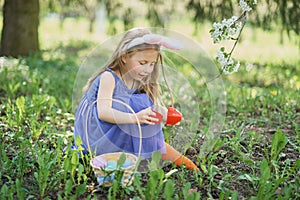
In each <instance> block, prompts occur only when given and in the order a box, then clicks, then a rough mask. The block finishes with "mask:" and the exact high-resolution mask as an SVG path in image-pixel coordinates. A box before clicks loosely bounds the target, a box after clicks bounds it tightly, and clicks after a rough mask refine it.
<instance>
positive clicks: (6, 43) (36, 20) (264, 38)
mask: <svg viewBox="0 0 300 200" xmlns="http://www.w3.org/2000/svg"><path fill="white" fill-rule="evenodd" d="M0 3H1V13H2V18H3V20H1V21H2V22H0V26H1V27H2V35H1V54H2V55H8V56H14V57H17V56H20V55H21V56H22V55H29V53H30V52H35V51H40V50H45V49H51V48H52V49H53V48H55V47H57V46H58V45H61V46H65V45H67V43H73V44H74V43H75V41H77V42H78V41H86V42H87V43H88V42H94V43H95V42H96V43H99V42H103V41H104V40H105V39H107V38H108V37H109V36H111V35H115V34H118V33H123V32H124V31H126V30H128V29H130V28H132V27H136V26H143V27H164V28H167V29H171V30H173V31H178V32H180V33H182V34H185V35H187V36H189V37H192V38H193V39H195V41H197V42H198V43H199V44H200V45H201V46H202V47H203V48H204V49H205V50H206V51H207V52H209V53H211V54H212V56H214V54H215V51H216V49H218V48H219V46H218V45H214V44H213V42H212V39H211V38H210V35H209V30H210V29H211V28H212V24H213V22H215V21H217V22H219V21H221V20H223V19H224V18H230V17H231V16H232V15H235V16H239V15H240V14H241V9H240V8H239V6H238V3H239V1H238V0H226V1H223V0H201V1H200V0H184V1H181V0H127V1H121V0H1V1H0ZM299 19H300V7H299V3H298V1H297V0H260V1H258V2H257V5H256V7H254V8H253V10H252V11H251V12H250V13H249V16H248V22H247V25H246V28H245V30H244V32H243V34H242V38H241V41H240V44H239V45H238V47H237V50H236V53H234V55H233V57H234V58H237V59H242V60H247V61H249V62H254V61H260V62H267V61H269V60H270V59H271V60H272V61H274V62H276V61H279V62H281V61H282V60H285V61H292V62H295V61H296V60H299V55H300V54H299V47H300V39H299V38H300V37H299V25H300V20H299ZM222 45H223V46H226V45H230V44H222ZM73 50H74V51H76V49H73Z"/></svg>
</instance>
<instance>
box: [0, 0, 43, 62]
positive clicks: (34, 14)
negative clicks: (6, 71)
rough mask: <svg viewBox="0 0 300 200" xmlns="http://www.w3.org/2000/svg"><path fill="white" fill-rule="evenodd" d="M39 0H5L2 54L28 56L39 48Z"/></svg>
mask: <svg viewBox="0 0 300 200" xmlns="http://www.w3.org/2000/svg"><path fill="white" fill-rule="evenodd" d="M38 26H39V0H5V2H4V8H3V29H2V37H1V51H0V53H1V55H4V56H13V57H18V56H27V55H29V54H30V53H33V52H36V51H38V50H39V39H38Z"/></svg>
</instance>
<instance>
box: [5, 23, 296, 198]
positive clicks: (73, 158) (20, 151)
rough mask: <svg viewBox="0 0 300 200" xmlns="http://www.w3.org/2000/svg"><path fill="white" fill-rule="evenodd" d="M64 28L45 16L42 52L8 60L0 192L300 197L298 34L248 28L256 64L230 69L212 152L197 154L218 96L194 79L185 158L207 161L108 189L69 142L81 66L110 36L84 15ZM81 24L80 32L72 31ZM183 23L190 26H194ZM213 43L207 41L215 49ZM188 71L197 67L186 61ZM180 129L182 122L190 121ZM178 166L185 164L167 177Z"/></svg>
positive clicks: (241, 52)
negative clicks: (193, 115)
mask: <svg viewBox="0 0 300 200" xmlns="http://www.w3.org/2000/svg"><path fill="white" fill-rule="evenodd" d="M206 26H207V25H205V26H204V27H206ZM65 27H66V29H65V30H62V31H61V32H60V31H59V29H58V23H57V21H55V20H54V21H52V20H50V19H44V20H42V24H41V29H40V33H41V37H40V38H41V45H42V49H43V50H42V52H40V53H38V54H36V55H32V56H29V57H26V58H19V59H12V58H1V68H0V80H1V82H0V149H1V150H0V153H1V168H0V177H1V179H0V196H1V198H3V199H130V198H131V199H274V198H275V199H276V198H278V199H299V198H300V196H299V194H300V191H299V188H300V178H299V177H300V173H299V171H300V170H299V168H300V159H299V158H300V128H299V127H300V125H299V124H300V107H299V103H298V102H299V96H300V90H299V88H300V77H299V74H300V65H299V59H298V60H297V57H296V56H297V55H299V50H298V54H297V48H296V45H294V43H293V42H287V43H285V45H284V47H283V46H280V45H279V44H278V43H277V44H276V41H278V38H277V36H278V34H277V33H265V32H261V31H260V30H257V33H259V35H260V37H256V40H253V39H251V38H252V37H253V36H251V34H250V33H251V30H250V29H249V30H247V31H246V32H245V33H244V34H243V35H244V40H243V42H242V44H241V45H240V46H239V49H237V51H236V52H235V55H234V56H237V57H238V58H239V59H241V60H242V64H243V65H244V66H246V63H248V62H250V63H253V67H252V69H251V70H246V67H242V68H241V69H240V71H239V72H238V73H236V74H233V75H231V76H223V77H222V78H223V81H224V86H225V90H226V92H227V96H226V98H227V103H226V106H227V112H226V118H225V123H224V126H223V129H222V131H221V132H218V133H217V134H218V137H216V138H215V140H214V143H212V144H213V146H212V147H211V151H210V152H208V154H207V155H206V156H205V157H199V156H198V155H199V153H201V152H200V150H201V148H202V146H203V143H204V141H205V138H203V137H202V136H203V135H205V131H206V130H207V128H208V125H209V121H210V117H211V116H210V115H211V99H210V96H209V93H208V92H207V89H206V87H205V84H203V83H200V85H197V84H198V82H197V81H196V80H191V84H193V87H195V88H197V91H195V92H196V93H197V94H198V95H199V103H200V106H199V111H200V121H199V124H197V130H196V131H195V133H194V134H195V135H197V136H199V137H198V138H197V139H196V140H195V141H193V142H192V143H190V145H192V147H193V148H194V150H195V152H194V153H193V152H192V153H191V152H190V153H189V151H187V156H188V157H190V158H191V159H192V160H194V161H195V162H196V163H197V165H198V166H199V167H200V168H201V170H200V172H199V173H194V172H190V171H187V170H186V169H184V168H176V167H175V166H166V167H164V168H162V169H158V170H153V171H151V172H149V173H137V174H136V175H135V180H134V182H133V184H132V185H131V186H129V187H125V188H122V187H121V186H120V184H119V182H118V180H115V181H114V183H113V186H111V187H109V188H105V187H99V188H98V187H96V184H97V181H96V178H95V177H94V175H93V172H92V169H91V167H90V166H89V164H88V163H89V158H84V159H82V160H79V159H78V156H77V153H78V152H76V151H72V150H70V146H71V145H72V142H73V123H74V113H73V112H72V93H73V85H74V80H75V77H76V73H77V70H78V66H80V64H81V62H82V60H83V58H84V56H85V55H86V54H87V53H89V52H90V50H91V49H92V48H94V46H95V45H96V44H97V43H99V42H101V41H104V38H105V37H104V36H100V35H97V33H95V34H89V33H87V32H86V30H87V29H86V27H87V26H86V24H85V22H84V21H82V20H79V21H73V20H67V21H66V24H65ZM73 27H76V30H75V31H74V32H72V31H68V30H73V29H74V28H73ZM171 27H175V29H176V26H175V25H172V26H171ZM178 30H179V27H178ZM185 30H186V31H187V33H186V34H191V33H190V31H192V28H191V27H189V28H187V29H185ZM205 30H207V29H206V28H203V30H202V32H200V33H199V34H200V35H201V34H202V35H203V37H204V38H205V37H208V36H207V35H206V34H207V33H205V32H204V31H205ZM205 35H206V36H205ZM196 38H197V39H198V40H199V41H200V43H203V42H204V41H205V42H206V43H207V44H208V43H209V42H208V40H206V39H200V38H199V36H197V37H196ZM201 41H202V42H201ZM262 41H263V42H262ZM272 41H273V42H272ZM274 41H275V42H274ZM246 42H249V43H248V45H246V44H245V43H246ZM264 42H266V43H267V44H269V43H270V44H271V45H270V46H269V45H264V44H263V43H264ZM204 46H205V45H204ZM213 46H214V45H211V44H209V45H207V46H206V47H205V48H207V51H208V52H210V51H211V52H213V50H212V49H213V48H214V47H213ZM210 47H211V48H212V49H210ZM255 49H257V51H256V50H255ZM249 52H254V53H249ZM273 56H274V57H273ZM274 58H276V59H274ZM287 58H288V59H287ZM185 69H190V68H181V70H185ZM248 69H249V68H248ZM178 70H179V69H178ZM183 73H185V74H187V75H188V74H189V73H191V72H190V71H184V72H183ZM183 101H184V100H183ZM186 101H187V100H186ZM182 103H189V102H182ZM185 126H187V127H185ZM181 127H182V128H183V130H184V128H188V124H182V125H181ZM166 131H168V130H166ZM172 131H173V132H174V130H173V129H170V130H169V133H170V134H172V133H173V132H172ZM183 134H184V133H183ZM65 147H68V148H67V151H66V152H63V149H64V148H65ZM151 166H152V167H153V166H155V163H152V165H151ZM173 169H177V170H178V171H175V172H174V173H173V174H171V175H168V174H167V173H168V172H169V171H171V170H173Z"/></svg>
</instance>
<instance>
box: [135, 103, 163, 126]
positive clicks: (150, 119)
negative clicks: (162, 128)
mask: <svg viewBox="0 0 300 200" xmlns="http://www.w3.org/2000/svg"><path fill="white" fill-rule="evenodd" d="M136 115H137V118H138V120H139V122H140V123H141V124H150V125H154V124H156V122H158V121H159V119H157V118H156V117H155V112H153V111H152V109H151V107H148V108H146V109H144V110H141V111H140V112H138V113H137V114H136Z"/></svg>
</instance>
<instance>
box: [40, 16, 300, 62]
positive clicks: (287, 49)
mask: <svg viewBox="0 0 300 200" xmlns="http://www.w3.org/2000/svg"><path fill="white" fill-rule="evenodd" d="M136 25H137V26H148V23H146V22H143V20H142V19H140V20H137V23H136ZM119 26H121V23H119ZM211 26H212V25H211V23H205V24H200V25H199V31H198V34H197V35H194V25H193V24H192V23H191V21H190V20H188V19H182V20H181V21H176V22H170V23H168V26H167V27H166V28H168V29H170V30H173V31H177V32H179V33H182V34H184V35H186V36H187V37H191V38H192V39H194V40H195V41H197V42H198V43H199V45H201V46H202V48H203V49H204V50H205V51H207V52H208V53H209V54H210V55H211V56H212V57H214V56H215V52H216V50H217V49H218V48H220V47H221V46H225V48H226V49H228V50H229V49H230V48H231V46H232V42H225V43H221V44H213V41H212V39H211V38H210V34H209V30H210V29H211ZM106 27H107V22H105V21H101V22H97V23H96V24H95V31H94V32H93V33H89V32H88V21H87V20H86V19H84V18H79V19H74V18H67V19H66V20H65V22H64V25H63V28H62V29H61V28H60V24H59V20H58V19H57V18H43V19H42V20H41V25H40V27H39V33H40V35H39V37H40V44H41V48H42V49H47V48H51V47H53V46H55V45H57V44H63V43H64V42H66V41H70V40H91V41H96V42H98V43H101V42H103V41H104V40H105V39H107V38H109V37H110V36H108V35H107V34H106V31H105V28H106ZM118 30H119V31H120V32H122V30H123V27H118ZM298 42H299V41H298ZM299 55H300V48H299V47H298V45H297V40H296V37H295V36H292V37H291V39H289V38H288V37H287V36H286V35H284V43H283V44H280V33H279V31H278V32H276V31H273V32H269V31H263V30H262V29H260V28H254V27H251V26H250V25H246V28H245V29H244V32H243V33H242V38H241V41H240V42H239V44H238V46H237V48H236V50H235V52H234V53H233V58H236V59H238V60H244V61H246V62H250V63H251V62H260V63H266V62H272V63H282V62H285V63H290V64H296V63H297V62H298V64H299V60H300V59H299Z"/></svg>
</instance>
